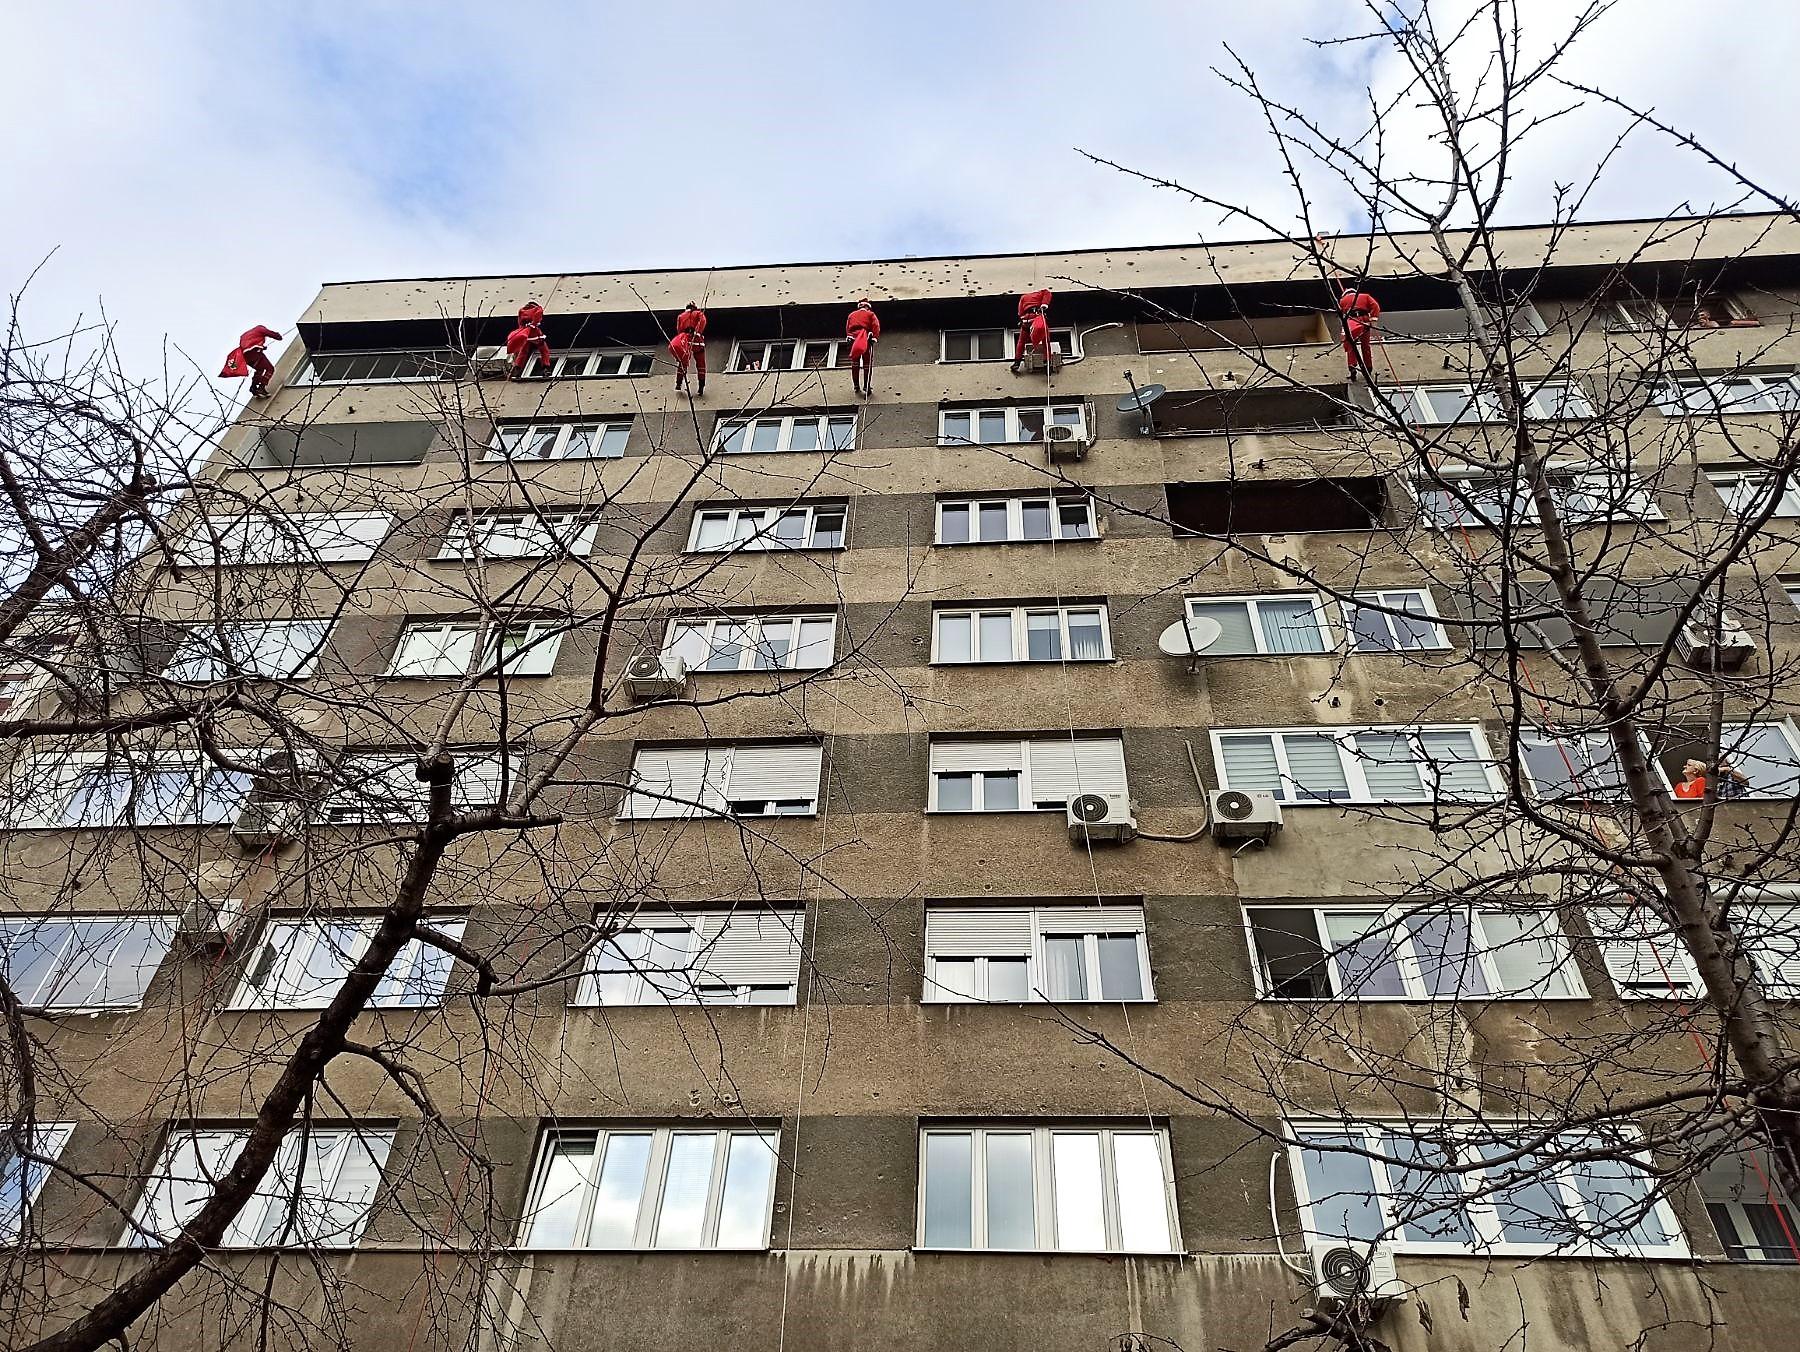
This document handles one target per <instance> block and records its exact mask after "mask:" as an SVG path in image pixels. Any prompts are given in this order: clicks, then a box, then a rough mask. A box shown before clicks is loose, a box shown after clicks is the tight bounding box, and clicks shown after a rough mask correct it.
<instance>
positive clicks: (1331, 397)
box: [1149, 384, 1353, 437]
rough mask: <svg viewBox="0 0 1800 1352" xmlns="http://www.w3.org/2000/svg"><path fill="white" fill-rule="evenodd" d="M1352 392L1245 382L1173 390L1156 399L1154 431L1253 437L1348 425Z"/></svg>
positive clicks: (1330, 387) (1174, 434)
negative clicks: (1245, 384) (1255, 385)
mask: <svg viewBox="0 0 1800 1352" xmlns="http://www.w3.org/2000/svg"><path fill="white" fill-rule="evenodd" d="M1348 400H1349V391H1348V390H1347V389H1346V388H1345V387H1344V386H1342V385H1290V384H1277V385H1271V386H1267V387H1264V388H1262V389H1246V388H1244V387H1243V386H1242V385H1237V386H1222V387H1217V388H1214V389H1210V390H1171V391H1169V393H1167V394H1165V395H1164V396H1163V397H1162V398H1160V399H1158V400H1157V401H1156V407H1155V409H1154V410H1153V411H1152V413H1151V414H1150V416H1149V423H1150V426H1151V430H1152V431H1153V432H1154V433H1155V434H1156V435H1157V436H1163V437H1200V436H1218V435H1223V436H1234V435H1235V436H1249V435H1252V434H1254V433H1258V432H1285V431H1312V430H1314V429H1317V428H1324V427H1346V426H1348V425H1349V424H1350V421H1351V418H1350V410H1351V408H1352V407H1353V405H1352V404H1350V403H1349V402H1348Z"/></svg>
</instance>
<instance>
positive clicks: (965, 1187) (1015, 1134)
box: [919, 1122, 1177, 1253]
mask: <svg viewBox="0 0 1800 1352" xmlns="http://www.w3.org/2000/svg"><path fill="white" fill-rule="evenodd" d="M1168 1161H1169V1143H1168V1137H1167V1136H1166V1135H1165V1133H1163V1132H1162V1131H1161V1130H1157V1129H1151V1128H1148V1127H1144V1126H1139V1127H1136V1128H1133V1129H1129V1130H1128V1129H1125V1128H1116V1127H1114V1128H1109V1127H1098V1126H1095V1127H1082V1126H1067V1127H1050V1126H1036V1125H1034V1124H1032V1123H1029V1122H1018V1123H1008V1124H1006V1125H994V1126H984V1127H951V1126H943V1127H926V1128H923V1129H922V1130H921V1131H920V1132H919V1179H920V1191H921V1193H922V1194H923V1196H922V1199H921V1202H920V1206H919V1246H920V1247H921V1248H925V1249H1038V1250H1054V1251H1061V1252H1072V1253H1173V1252H1175V1251H1176V1248H1177V1245H1176V1239H1175V1234H1176V1229H1175V1179H1174V1175H1173V1174H1172V1173H1171V1172H1170V1169H1169V1163H1168Z"/></svg>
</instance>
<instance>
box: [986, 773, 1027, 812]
mask: <svg viewBox="0 0 1800 1352" xmlns="http://www.w3.org/2000/svg"><path fill="white" fill-rule="evenodd" d="M981 808H982V811H984V812H1017V811H1018V810H1019V776H1018V772H1017V771H1011V770H1008V771H994V770H990V771H988V772H987V773H986V774H984V775H983V776H982V777H981Z"/></svg>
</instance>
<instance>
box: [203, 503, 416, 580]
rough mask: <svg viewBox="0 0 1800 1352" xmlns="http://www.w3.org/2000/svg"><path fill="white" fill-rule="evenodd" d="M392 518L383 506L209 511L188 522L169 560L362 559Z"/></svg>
mask: <svg viewBox="0 0 1800 1352" xmlns="http://www.w3.org/2000/svg"><path fill="white" fill-rule="evenodd" d="M393 524H394V518H393V517H391V516H389V515H388V514H387V513H386V512H341V513H333V512H293V513H289V514H286V515H281V516H267V515H259V514H250V515H244V516H230V517H225V516H209V517H205V518H203V519H202V520H200V521H198V522H195V523H193V524H192V525H190V526H188V527H187V528H186V529H185V530H184V531H183V533H182V535H181V537H180V540H179V543H178V544H177V546H176V555H175V561H176V562H177V563H180V564H187V565H191V566H195V567H211V566H212V565H213V564H215V563H216V564H218V565H219V566H220V567H225V568H229V567H234V566H240V565H247V564H269V563H363V562H365V561H367V560H369V559H371V558H373V557H374V556H375V551H376V549H377V548H378V547H379V546H380V544H381V542H382V541H383V540H384V539H386V538H387V533H388V531H389V529H391V528H392V526H393Z"/></svg>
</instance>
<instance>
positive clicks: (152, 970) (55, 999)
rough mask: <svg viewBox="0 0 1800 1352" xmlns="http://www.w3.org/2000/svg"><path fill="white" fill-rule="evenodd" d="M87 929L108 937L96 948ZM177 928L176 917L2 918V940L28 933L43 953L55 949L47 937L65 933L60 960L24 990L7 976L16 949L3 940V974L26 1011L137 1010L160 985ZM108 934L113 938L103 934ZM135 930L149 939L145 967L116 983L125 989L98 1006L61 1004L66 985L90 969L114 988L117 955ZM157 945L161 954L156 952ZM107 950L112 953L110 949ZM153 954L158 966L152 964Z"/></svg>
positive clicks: (58, 952) (0, 947) (0, 958)
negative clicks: (159, 975)
mask: <svg viewBox="0 0 1800 1352" xmlns="http://www.w3.org/2000/svg"><path fill="white" fill-rule="evenodd" d="M87 926H99V927H102V930H103V934H104V937H102V938H101V939H100V940H99V941H98V942H97V943H96V942H94V940H93V937H92V935H90V934H89V933H86V932H84V927H87ZM175 927H176V926H175V917H174V916H172V915H140V914H137V913H135V912H133V913H129V914H116V915H103V914H95V915H19V914H11V915H4V916H0V936H4V935H5V934H6V933H7V932H8V931H11V930H15V929H17V930H21V931H25V932H27V933H28V934H29V936H30V938H31V941H32V942H34V943H36V944H38V945H39V946H41V947H42V948H43V949H44V950H45V951H48V950H49V948H50V946H51V945H50V944H49V943H48V942H46V931H55V930H58V929H61V930H64V931H66V933H64V934H63V935H62V937H61V938H60V939H59V940H57V942H56V956H55V958H54V959H53V960H52V963H51V965H50V966H49V967H48V968H47V969H46V970H44V971H43V972H41V973H39V974H38V975H37V979H36V981H35V982H34V983H33V984H32V985H31V986H29V987H27V986H25V985H24V984H23V982H22V981H21V980H20V978H19V977H18V976H17V975H15V974H13V973H12V972H11V971H10V970H9V969H10V966H11V962H10V954H11V952H12V951H13V949H14V945H13V944H12V943H11V942H8V941H7V940H6V939H4V938H0V970H4V971H6V972H7V979H8V984H9V985H10V986H11V987H12V989H13V994H14V995H15V996H16V997H17V998H18V1001H19V1003H20V1004H21V1005H22V1006H24V1007H25V1008H26V1009H30V1010H35V1011H39V1012H46V1013H48V1012H55V1013H72V1014H79V1013H92V1012H97V1011H100V1010H125V1009H137V1008H139V1007H140V1006H142V1004H143V1003H144V992H145V991H146V990H147V989H148V988H149V986H150V983H151V982H152V981H154V980H155V979H156V974H157V972H158V971H160V970H161V969H162V965H163V962H164V960H165V959H166V958H167V957H168V954H169V947H170V945H172V944H173V943H174V942H175ZM107 929H110V930H111V931H112V932H111V933H104V931H105V930H107ZM132 929H142V930H143V931H144V933H145V938H146V944H145V947H144V958H145V962H144V963H143V964H142V965H140V966H138V967H135V968H133V969H132V971H131V973H130V977H129V979H128V980H127V981H126V982H121V983H118V984H119V985H120V986H122V987H123V989H121V990H120V991H119V992H118V993H117V994H116V995H113V996H111V998H108V999H103V1000H97V1001H96V1000H82V1001H77V1002H74V1003H68V1002H66V1001H65V1000H64V999H62V998H59V996H61V994H62V988H63V986H64V984H65V983H67V982H68V981H69V980H70V979H71V978H72V977H75V976H77V975H78V974H82V971H83V968H91V967H93V966H94V965H96V964H99V965H100V966H101V967H102V968H103V970H104V971H105V972H106V973H107V976H106V978H105V979H104V981H105V986H111V985H113V984H114V983H113V982H112V980H111V973H112V972H113V971H114V969H115V968H116V966H117V962H116V960H117V957H118V952H119V949H120V947H122V946H123V945H124V943H125V941H126V939H127V938H128V937H130V936H129V933H128V931H130V930H132ZM159 943H160V945H161V947H160V948H159V947H157V945H158V944H159ZM109 944H110V945H111V946H110V947H108V946H107V945H109ZM153 953H154V955H155V961H149V959H150V957H151V955H152V954H153ZM83 984H86V983H85V982H84V983H83ZM102 989H104V987H102Z"/></svg>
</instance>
